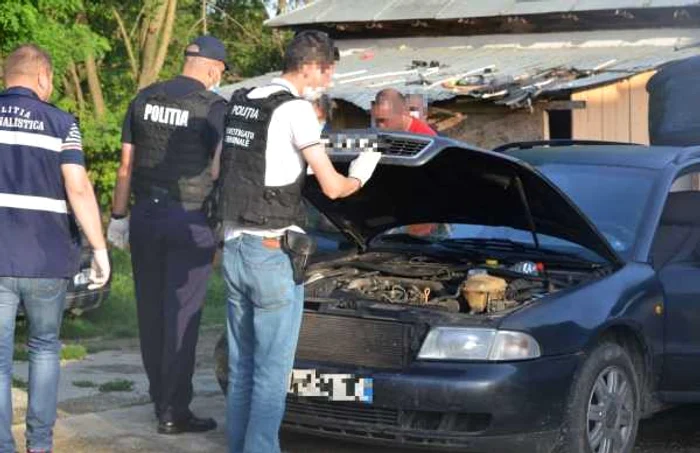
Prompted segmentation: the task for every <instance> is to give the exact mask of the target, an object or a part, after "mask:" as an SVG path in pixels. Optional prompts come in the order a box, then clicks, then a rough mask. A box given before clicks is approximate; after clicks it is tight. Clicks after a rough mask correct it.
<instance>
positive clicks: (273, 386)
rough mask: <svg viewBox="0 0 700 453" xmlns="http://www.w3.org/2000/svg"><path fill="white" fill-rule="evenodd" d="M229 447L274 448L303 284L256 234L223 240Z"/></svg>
mask: <svg viewBox="0 0 700 453" xmlns="http://www.w3.org/2000/svg"><path fill="white" fill-rule="evenodd" d="M224 278H225V280H226V286H227V290H228V344H229V381H228V401H227V415H226V418H227V430H228V443H229V452H230V453H241V452H244V453H279V451H280V445H279V428H280V424H281V423H282V417H283V415H284V406H285V399H286V395H287V386H288V379H289V373H290V371H291V369H292V366H293V363H294V353H295V351H296V347H297V339H298V337H299V328H300V327H301V317H302V311H303V304H304V289H303V286H302V285H296V284H294V281H293V279H292V266H291V263H290V260H289V257H287V255H285V254H284V252H283V251H282V250H280V249H279V248H268V247H267V246H265V245H264V244H263V241H262V239H261V238H259V237H255V236H250V235H242V236H240V237H238V238H236V239H233V240H229V241H227V242H226V245H225V247H224Z"/></svg>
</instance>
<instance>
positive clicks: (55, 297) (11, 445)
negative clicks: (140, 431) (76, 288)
mask: <svg viewBox="0 0 700 453" xmlns="http://www.w3.org/2000/svg"><path fill="white" fill-rule="evenodd" d="M67 285H68V281H67V280H65V279H43V278H12V277H0V453H14V452H15V442H14V439H13V438H12V431H11V426H12V396H11V386H12V353H13V351H14V337H15V316H16V315H17V307H18V306H19V304H20V302H21V303H22V304H23V305H24V309H25V314H26V317H27V319H28V320H29V342H28V346H29V408H28V411H27V435H26V437H27V450H31V451H37V452H48V451H51V448H52V445H53V426H54V424H55V423H56V404H57V400H58V375H59V369H60V367H59V351H60V349H61V343H60V342H59V339H58V334H59V330H60V328H61V320H62V318H63V307H64V304H65V299H66V288H67Z"/></svg>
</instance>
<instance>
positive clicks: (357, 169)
mask: <svg viewBox="0 0 700 453" xmlns="http://www.w3.org/2000/svg"><path fill="white" fill-rule="evenodd" d="M381 158H382V153H380V152H378V151H364V152H361V153H360V155H359V156H357V158H355V160H353V161H352V162H350V169H349V170H348V176H349V177H351V178H355V179H357V180H359V181H360V185H361V186H364V185H365V184H367V181H368V180H369V178H371V177H372V173H374V169H375V168H377V164H378V163H379V159H381Z"/></svg>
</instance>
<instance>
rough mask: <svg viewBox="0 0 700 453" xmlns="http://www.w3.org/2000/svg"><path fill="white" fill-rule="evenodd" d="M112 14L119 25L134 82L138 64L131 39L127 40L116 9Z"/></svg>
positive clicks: (120, 17) (122, 23) (137, 73)
mask: <svg viewBox="0 0 700 453" xmlns="http://www.w3.org/2000/svg"><path fill="white" fill-rule="evenodd" d="M112 12H113V13H114V18H115V19H116V20H117V24H118V25H119V33H121V35H122V40H123V41H124V46H125V47H126V54H127V55H128V56H129V64H130V65H131V78H132V79H134V80H136V79H137V78H138V76H139V65H138V62H137V61H136V55H135V54H134V47H133V46H132V45H131V38H129V34H128V33H127V31H126V27H125V26H124V21H123V20H122V16H121V15H119V11H117V8H114V7H113V8H112Z"/></svg>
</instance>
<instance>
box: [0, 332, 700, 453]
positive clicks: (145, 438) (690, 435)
mask: <svg viewBox="0 0 700 453" xmlns="http://www.w3.org/2000/svg"><path fill="white" fill-rule="evenodd" d="M217 336H218V332H216V331H210V332H204V333H203V335H202V338H201V341H200V346H199V351H198V361H197V372H196V378H195V395H196V396H195V400H194V402H193V405H192V409H193V411H194V412H195V413H196V414H199V415H203V416H212V417H214V418H215V419H216V420H217V421H218V422H219V428H218V429H217V430H215V431H213V432H210V433H206V434H185V435H179V436H163V435H158V434H156V433H155V417H154V415H153V409H152V407H151V405H150V404H148V397H147V392H146V379H145V376H144V375H143V372H142V369H141V362H140V356H139V353H138V348H137V345H136V343H135V342H133V341H132V342H128V341H127V342H121V343H119V344H111V345H105V347H106V348H110V349H108V350H105V351H102V352H99V353H96V354H91V355H90V356H89V357H88V358H87V359H86V360H83V361H80V362H71V363H66V364H64V365H63V374H62V381H61V391H60V397H59V400H60V402H59V420H58V422H57V425H56V433H55V453H88V452H90V453H108V452H110V453H111V452H138V453H157V452H167V453H185V452H193V453H198V452H216V451H219V452H222V451H225V450H226V439H225V434H224V429H223V424H224V420H225V407H224V398H223V396H222V395H221V394H220V392H219V389H218V387H217V385H216V381H215V379H214V375H213V366H212V365H213V363H212V352H213V348H214V344H215V342H216V339H217ZM113 347H118V348H119V350H112V349H111V348H113ZM15 375H16V376H17V377H18V378H20V379H21V378H23V376H24V377H26V364H23V363H16V366H15ZM116 379H121V380H127V381H131V382H132V387H133V388H132V390H130V391H122V392H101V391H100V390H99V389H98V388H97V386H99V385H101V384H104V383H107V382H113V381H114V380H116ZM76 383H78V384H79V385H75V384H76ZM90 383H91V384H90ZM15 397H16V406H17V407H15V409H16V417H15V422H16V423H17V424H16V425H15V426H14V428H13V431H14V433H15V437H16V439H17V441H18V446H19V447H20V450H21V447H22V446H23V445H24V432H23V431H24V427H23V425H22V423H21V422H23V409H24V407H23V406H24V404H26V403H24V401H25V399H26V394H23V392H21V391H20V392H16V394H15ZM282 449H283V451H285V452H287V453H331V452H332V453H355V452H357V453H399V452H402V451H407V450H405V449H391V448H385V447H373V446H367V445H361V444H353V443H347V442H339V441H336V440H328V439H321V438H316V437H311V436H305V435H299V434H296V433H288V432H283V433H282ZM634 453H700V405H698V406H686V407H679V408H676V409H673V410H670V411H667V412H664V413H662V414H659V415H657V416H655V417H654V418H652V419H650V420H645V421H644V422H642V425H641V427H640V433H639V439H638V442H637V445H636V447H635V450H634Z"/></svg>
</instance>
